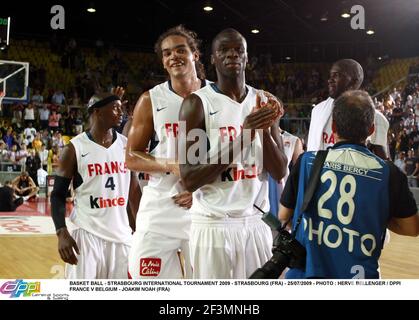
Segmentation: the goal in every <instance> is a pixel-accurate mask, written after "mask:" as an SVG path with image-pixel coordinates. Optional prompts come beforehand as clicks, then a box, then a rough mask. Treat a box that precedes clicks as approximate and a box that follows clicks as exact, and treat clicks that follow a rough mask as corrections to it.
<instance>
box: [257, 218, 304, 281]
mask: <svg viewBox="0 0 419 320" xmlns="http://www.w3.org/2000/svg"><path fill="white" fill-rule="evenodd" d="M262 212H263V211H262ZM262 220H263V221H264V222H265V223H266V224H267V225H269V226H270V227H271V229H272V230H276V231H278V235H277V236H276V237H275V239H274V242H273V247H272V253H273V256H272V258H271V259H270V260H269V261H268V262H266V263H265V264H264V265H263V266H262V267H261V268H259V269H257V270H256V271H255V272H253V273H252V275H251V276H250V278H249V279H278V278H279V276H280V275H281V273H282V272H283V271H284V269H285V268H287V267H289V268H298V269H302V270H304V269H305V264H306V249H305V248H304V247H303V246H302V245H301V244H300V243H299V242H298V241H297V240H296V239H295V238H294V237H293V236H292V235H291V234H290V233H289V232H288V231H287V230H285V228H283V227H282V226H281V223H280V222H279V221H278V220H277V219H276V218H275V217H274V216H273V215H272V214H271V213H270V212H266V213H264V214H263V216H262Z"/></svg>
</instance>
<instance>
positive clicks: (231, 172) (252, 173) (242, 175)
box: [221, 165, 258, 182]
mask: <svg viewBox="0 0 419 320" xmlns="http://www.w3.org/2000/svg"><path fill="white" fill-rule="evenodd" d="M257 176H258V168H257V166H256V165H253V166H251V167H250V168H246V169H238V168H237V167H234V168H228V169H227V170H226V171H224V172H223V173H222V174H221V181H223V182H224V181H239V180H250V179H255V178H257Z"/></svg>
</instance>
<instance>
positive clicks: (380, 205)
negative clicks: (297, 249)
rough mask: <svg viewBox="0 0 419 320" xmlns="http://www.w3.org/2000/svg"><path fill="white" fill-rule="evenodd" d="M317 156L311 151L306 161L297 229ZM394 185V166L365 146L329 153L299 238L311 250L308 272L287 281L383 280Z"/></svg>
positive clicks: (293, 274) (296, 214)
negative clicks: (391, 173)
mask: <svg viewBox="0 0 419 320" xmlns="http://www.w3.org/2000/svg"><path fill="white" fill-rule="evenodd" d="M314 158H315V153H314V152H308V153H305V154H304V156H303V157H302V159H301V166H300V176H299V182H298V186H299V190H298V197H297V206H296V209H295V212H294V218H293V226H295V224H296V221H297V219H298V218H299V217H300V215H301V212H300V211H299V208H301V206H302V203H303V197H304V191H305V188H306V187H307V184H308V179H309V175H310V171H311V169H312V164H313V161H314ZM388 186H389V167H388V165H387V164H386V163H385V161H383V160H382V159H380V158H379V157H377V156H375V155H374V154H373V153H371V152H370V151H369V150H368V149H367V148H365V147H364V146H360V145H354V144H343V145H339V146H337V147H336V148H333V149H331V150H329V153H328V155H327V158H326V161H325V163H324V166H323V169H322V171H321V183H320V184H319V188H318V190H317V192H316V193H315V194H314V198H313V202H312V206H311V207H310V208H309V209H308V210H307V212H304V214H303V222H302V223H301V225H300V226H299V228H298V230H297V234H296V238H297V240H298V241H300V243H301V244H303V245H304V246H305V248H306V250H307V260H306V270H305V273H304V272H303V271H300V270H299V269H290V270H289V272H288V273H287V278H310V277H318V278H347V279H348V278H354V277H361V278H378V277H379V273H378V259H379V257H380V254H381V249H382V241H383V237H384V234H385V231H386V226H387V222H388V219H389V201H388V194H389V190H388Z"/></svg>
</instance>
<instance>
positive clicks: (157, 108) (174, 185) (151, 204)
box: [137, 81, 208, 239]
mask: <svg viewBox="0 0 419 320" xmlns="http://www.w3.org/2000/svg"><path fill="white" fill-rule="evenodd" d="M207 83H208V82H207V81H206V84H207ZM149 92H150V99H151V105H152V111H153V122H154V131H155V134H156V136H157V140H158V144H157V146H156V147H155V148H154V149H153V150H151V151H150V154H151V155H153V156H154V157H156V158H164V159H175V158H177V151H176V149H177V147H176V146H177V130H178V128H179V127H178V124H179V111H180V108H181V106H182V102H183V98H182V97H181V96H179V95H177V94H176V93H175V92H173V91H172V90H171V89H170V87H169V82H168V81H166V82H164V83H162V84H159V85H157V86H155V87H154V88H152V89H151V90H150V91H149ZM182 191H184V188H183V187H182V186H181V184H180V179H179V177H177V176H175V175H173V174H166V173H150V174H149V181H148V184H147V186H144V188H143V195H142V198H141V202H140V207H139V210H138V214H137V228H138V230H147V231H153V232H157V233H161V234H165V235H167V236H171V237H180V238H185V239H187V238H188V237H189V225H190V215H189V212H188V210H185V209H182V208H180V207H178V206H177V205H176V204H175V203H174V201H173V199H172V197H173V196H175V195H176V194H178V193H179V192H182Z"/></svg>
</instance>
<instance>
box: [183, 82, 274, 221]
mask: <svg viewBox="0 0 419 320" xmlns="http://www.w3.org/2000/svg"><path fill="white" fill-rule="evenodd" d="M247 89H248V93H247V96H246V98H245V99H244V100H243V102H242V103H238V102H236V101H234V100H232V99H230V98H229V97H228V96H226V95H224V94H222V93H220V92H219V91H218V89H217V87H216V86H215V85H214V84H211V85H209V86H206V87H205V88H202V89H200V90H198V91H196V92H195V93H194V94H196V95H197V96H199V97H200V98H201V101H202V105H203V108H204V113H205V127H206V131H207V132H206V133H207V135H208V140H209V144H210V146H209V147H210V149H209V155H210V157H213V156H215V155H216V154H217V153H218V151H219V146H220V144H221V145H222V144H224V145H225V144H226V142H227V143H228V141H233V140H234V139H235V138H236V137H238V136H239V135H240V133H241V130H242V124H243V122H244V120H245V118H246V116H247V115H248V114H249V113H250V112H251V110H252V108H253V107H254V106H255V105H256V93H257V90H256V89H254V88H252V87H250V86H247ZM253 144H254V146H253V147H254V150H255V153H254V154H253V153H251V152H248V154H247V157H248V158H247V159H246V160H247V161H246V162H247V163H246V164H245V163H244V162H243V163H237V164H234V163H233V164H232V165H230V167H229V168H228V169H227V170H226V171H225V172H223V173H222V174H221V175H220V176H219V177H218V179H217V180H216V181H214V182H213V183H211V184H207V185H204V186H202V187H201V188H199V189H198V190H197V191H195V192H194V193H193V203H192V208H191V212H192V213H193V214H198V215H203V216H208V217H220V218H224V217H227V216H228V217H246V216H252V215H255V214H258V212H257V211H256V210H255V209H254V207H253V205H254V204H256V205H258V206H259V207H261V208H262V209H263V210H265V211H268V210H269V199H268V175H267V173H266V171H265V170H262V168H261V167H258V162H257V161H256V158H257V156H260V155H262V154H263V149H262V141H261V139H260V137H259V135H256V138H255V140H254V141H253ZM244 153H246V150H245V151H244ZM255 155H256V156H255Z"/></svg>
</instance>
